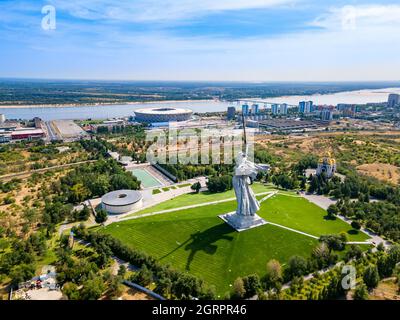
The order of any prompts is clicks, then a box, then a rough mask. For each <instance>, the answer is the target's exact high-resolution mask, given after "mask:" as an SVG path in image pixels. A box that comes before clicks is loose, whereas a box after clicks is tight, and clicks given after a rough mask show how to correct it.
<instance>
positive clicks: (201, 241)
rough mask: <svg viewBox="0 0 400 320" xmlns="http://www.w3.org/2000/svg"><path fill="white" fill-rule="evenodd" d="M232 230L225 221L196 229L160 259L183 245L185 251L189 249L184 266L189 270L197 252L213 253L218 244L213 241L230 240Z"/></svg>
mask: <svg viewBox="0 0 400 320" xmlns="http://www.w3.org/2000/svg"><path fill="white" fill-rule="evenodd" d="M232 231H233V229H232V228H231V227H230V226H229V225H227V224H225V223H221V224H218V225H215V226H213V227H211V228H209V229H207V230H204V231H197V232H196V233H193V234H191V235H190V238H189V239H187V240H186V241H185V242H183V243H182V244H180V245H179V246H178V247H176V248H175V249H174V250H172V251H171V252H169V253H168V254H166V255H165V256H163V257H161V259H163V258H165V257H167V256H169V255H171V254H172V253H174V252H175V251H177V250H178V249H180V248H182V247H184V249H185V251H190V253H189V256H188V258H187V262H186V267H185V269H186V270H187V271H189V270H190V265H191V263H192V262H193V259H194V257H195V256H196V253H197V252H201V251H203V252H205V253H206V254H209V255H214V254H215V253H216V252H217V249H218V245H216V244H215V243H216V242H217V241H219V240H227V241H232V240H233V237H232V236H229V235H228V234H229V233H232Z"/></svg>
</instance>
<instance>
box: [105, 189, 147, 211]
mask: <svg viewBox="0 0 400 320" xmlns="http://www.w3.org/2000/svg"><path fill="white" fill-rule="evenodd" d="M142 201H143V196H142V194H141V193H140V191H136V190H117V191H113V192H109V193H107V194H105V195H104V196H103V197H102V198H101V206H102V208H103V209H104V210H106V211H107V212H108V213H109V214H124V213H128V212H131V211H133V210H135V209H139V208H141V207H142V205H143V202H142Z"/></svg>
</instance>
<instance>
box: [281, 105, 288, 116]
mask: <svg viewBox="0 0 400 320" xmlns="http://www.w3.org/2000/svg"><path fill="white" fill-rule="evenodd" d="M287 110H288V106H287V104H286V103H283V104H281V105H280V114H287Z"/></svg>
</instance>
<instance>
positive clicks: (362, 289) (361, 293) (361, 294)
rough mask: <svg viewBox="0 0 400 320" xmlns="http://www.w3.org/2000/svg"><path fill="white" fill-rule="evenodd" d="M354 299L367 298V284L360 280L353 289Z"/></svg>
mask: <svg viewBox="0 0 400 320" xmlns="http://www.w3.org/2000/svg"><path fill="white" fill-rule="evenodd" d="M353 299H354V300H368V289H367V286H366V285H365V284H364V283H363V282H361V283H360V284H359V285H358V286H357V287H356V289H355V290H354V295H353Z"/></svg>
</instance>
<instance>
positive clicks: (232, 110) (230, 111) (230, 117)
mask: <svg viewBox="0 0 400 320" xmlns="http://www.w3.org/2000/svg"><path fill="white" fill-rule="evenodd" d="M227 113H228V114H227V118H228V120H235V118H236V108H235V107H228V112H227Z"/></svg>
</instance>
